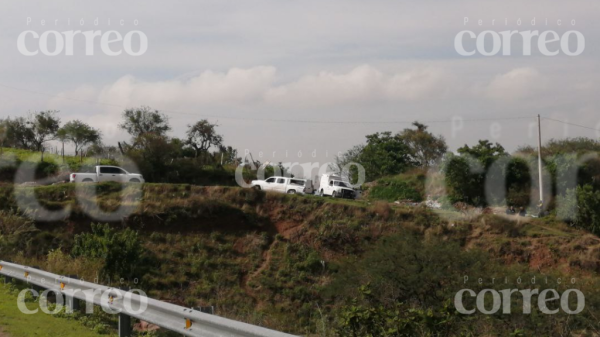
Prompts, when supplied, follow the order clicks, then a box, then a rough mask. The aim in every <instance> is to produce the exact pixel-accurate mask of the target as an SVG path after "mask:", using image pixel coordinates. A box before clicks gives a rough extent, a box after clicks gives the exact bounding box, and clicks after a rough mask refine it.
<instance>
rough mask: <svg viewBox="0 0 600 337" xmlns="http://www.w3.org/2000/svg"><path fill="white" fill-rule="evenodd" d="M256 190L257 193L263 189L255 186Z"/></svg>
mask: <svg viewBox="0 0 600 337" xmlns="http://www.w3.org/2000/svg"><path fill="white" fill-rule="evenodd" d="M254 189H255V190H257V191H260V190H261V189H262V188H260V186H258V185H257V186H254Z"/></svg>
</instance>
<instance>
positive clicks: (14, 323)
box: [0, 285, 106, 337]
mask: <svg viewBox="0 0 600 337" xmlns="http://www.w3.org/2000/svg"><path fill="white" fill-rule="evenodd" d="M27 307H28V308H29V309H30V310H35V308H36V304H34V303H28V304H27ZM0 329H2V331H3V332H4V333H7V334H8V335H9V336H10V337H31V336H49V337H51V336H61V337H97V336H106V335H100V334H97V333H95V332H93V331H91V330H89V329H87V328H85V327H84V326H82V325H81V324H79V323H78V322H76V321H73V320H69V319H65V318H58V317H53V316H51V315H48V314H46V313H43V312H42V311H41V310H38V312H37V313H36V314H32V315H25V314H23V313H21V311H19V309H18V307H17V295H15V294H13V293H12V292H11V291H10V290H9V288H8V287H7V286H5V285H2V286H0Z"/></svg>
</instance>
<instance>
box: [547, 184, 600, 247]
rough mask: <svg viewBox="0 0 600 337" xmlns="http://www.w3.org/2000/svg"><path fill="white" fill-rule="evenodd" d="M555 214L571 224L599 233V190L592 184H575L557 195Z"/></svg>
mask: <svg viewBox="0 0 600 337" xmlns="http://www.w3.org/2000/svg"><path fill="white" fill-rule="evenodd" d="M557 203H558V208H557V210H556V213H557V216H558V217H559V218H560V219H564V220H565V221H567V222H568V223H570V224H571V225H573V226H575V227H579V228H583V229H585V230H588V231H590V232H592V233H594V234H596V235H599V234H600V191H594V189H593V188H592V186H590V185H585V186H583V187H582V186H577V188H573V189H568V190H567V193H566V194H565V195H564V196H559V197H558V202H557Z"/></svg>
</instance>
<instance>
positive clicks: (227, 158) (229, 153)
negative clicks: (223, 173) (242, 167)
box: [219, 145, 241, 165]
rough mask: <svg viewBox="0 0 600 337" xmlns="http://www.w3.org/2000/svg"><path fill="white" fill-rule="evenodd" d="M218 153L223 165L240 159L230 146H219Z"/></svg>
mask: <svg viewBox="0 0 600 337" xmlns="http://www.w3.org/2000/svg"><path fill="white" fill-rule="evenodd" d="M219 153H220V154H221V158H223V164H224V165H227V164H234V163H235V162H239V161H241V158H240V157H238V152H237V150H236V149H234V148H233V147H231V146H223V145H221V146H219ZM219 159H220V158H219Z"/></svg>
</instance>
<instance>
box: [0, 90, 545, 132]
mask: <svg viewBox="0 0 600 337" xmlns="http://www.w3.org/2000/svg"><path fill="white" fill-rule="evenodd" d="M0 87H4V88H8V89H12V90H17V91H23V92H27V93H31V94H35V95H43V96H47V97H57V96H58V95H56V94H51V93H44V92H39V91H34V90H29V89H23V88H17V87H13V86H9V85H5V84H1V83H0ZM61 98H62V99H65V100H69V101H74V102H81V103H87V104H93V105H104V106H110V107H116V108H121V109H127V108H129V107H127V106H123V105H118V104H113V103H107V102H101V101H91V100H84V99H77V98H72V97H64V96H63V97H61ZM157 110H159V111H161V112H164V113H171V114H179V115H188V116H196V117H203V118H214V119H230V120H240V121H247V122H272V123H300V124H412V123H413V122H414V121H340V120H336V121H326V120H299V119H271V118H244V117H230V116H216V115H205V114H196V113H190V112H184V111H176V110H167V109H157ZM530 118H534V116H520V117H505V118H472V119H463V118H458V119H447V120H430V121H419V122H422V123H425V124H434V123H451V122H483V121H500V120H520V119H530Z"/></svg>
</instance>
